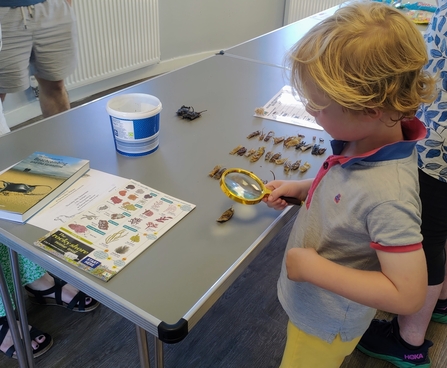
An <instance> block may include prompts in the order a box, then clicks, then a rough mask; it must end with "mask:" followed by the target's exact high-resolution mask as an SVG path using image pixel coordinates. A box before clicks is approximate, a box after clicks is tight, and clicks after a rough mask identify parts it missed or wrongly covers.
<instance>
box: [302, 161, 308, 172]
mask: <svg viewBox="0 0 447 368" xmlns="http://www.w3.org/2000/svg"><path fill="white" fill-rule="evenodd" d="M309 169H310V163H308V162H305V163H304V164H303V165H302V166H301V167H300V172H302V173H305V172H306V171H307V170H309Z"/></svg>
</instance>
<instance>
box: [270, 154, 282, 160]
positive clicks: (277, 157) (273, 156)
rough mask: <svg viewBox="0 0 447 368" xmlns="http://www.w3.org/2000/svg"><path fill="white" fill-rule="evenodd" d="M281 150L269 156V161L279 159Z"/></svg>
mask: <svg viewBox="0 0 447 368" xmlns="http://www.w3.org/2000/svg"><path fill="white" fill-rule="evenodd" d="M281 155H282V154H281V152H277V153H275V154H274V155H272V157H270V162H276V160H279V159H280V158H281Z"/></svg>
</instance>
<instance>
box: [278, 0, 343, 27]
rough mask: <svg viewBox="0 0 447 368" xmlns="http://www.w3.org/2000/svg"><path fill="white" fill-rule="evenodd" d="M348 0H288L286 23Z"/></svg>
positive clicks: (285, 15)
mask: <svg viewBox="0 0 447 368" xmlns="http://www.w3.org/2000/svg"><path fill="white" fill-rule="evenodd" d="M343 2H346V0H286V7H285V14H284V25H287V24H290V23H293V22H296V21H297V20H300V19H303V18H306V17H308V16H309V15H313V14H316V13H319V12H321V11H323V10H326V9H329V8H332V7H333V6H336V5H339V4H341V3H343Z"/></svg>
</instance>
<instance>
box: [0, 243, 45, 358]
mask: <svg viewBox="0 0 447 368" xmlns="http://www.w3.org/2000/svg"><path fill="white" fill-rule="evenodd" d="M0 263H1V265H2V269H3V272H4V276H5V280H6V283H7V285H8V291H9V294H10V295H12V294H13V293H14V289H13V280H12V271H11V264H10V261H9V252H8V248H7V247H6V246H5V245H3V244H0ZM19 267H20V273H21V278H22V282H23V283H28V282H30V281H33V280H34V279H36V278H40V277H42V275H43V274H45V270H44V269H43V268H41V267H39V266H38V265H36V264H35V263H32V262H31V261H29V260H27V259H26V258H23V257H21V256H19ZM5 316H6V311H5V308H4V306H3V303H2V300H1V298H0V351H1V352H3V353H5V354H7V355H8V356H13V355H14V352H15V348H14V346H13V344H14V342H13V340H12V335H11V332H10V329H9V325H8V322H7V320H6V317H5ZM29 329H30V336H31V345H32V348H33V351H34V356H35V357H37V356H40V355H41V354H43V353H44V352H46V351H47V350H48V349H49V348H50V347H51V345H52V344H53V340H52V339H51V336H50V335H48V334H45V333H44V332H41V331H39V330H37V329H36V328H34V327H32V326H29Z"/></svg>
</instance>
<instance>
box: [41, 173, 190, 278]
mask: <svg viewBox="0 0 447 368" xmlns="http://www.w3.org/2000/svg"><path fill="white" fill-rule="evenodd" d="M194 208H195V205H193V204H191V203H188V202H185V201H182V200H180V199H177V198H174V197H171V196H169V195H167V194H165V193H162V192H160V191H158V190H156V189H153V188H150V187H148V186H146V185H144V184H142V183H139V182H137V181H135V180H127V181H126V182H124V183H121V186H120V187H119V188H117V189H116V190H114V191H111V192H109V193H107V194H106V196H105V197H104V198H101V199H99V200H96V201H94V202H93V203H92V204H91V206H88V207H86V208H85V209H83V210H82V211H81V212H79V213H77V214H75V215H72V216H71V217H70V218H69V219H67V221H65V222H64V223H63V224H62V225H60V226H58V227H57V228H55V229H54V230H52V231H50V232H49V233H47V234H46V235H45V236H43V237H42V238H40V239H39V240H38V241H37V242H35V245H36V246H38V247H41V248H42V249H44V250H46V251H47V252H50V253H52V254H54V255H56V256H57V257H60V258H62V259H63V260H65V261H66V262H69V263H71V264H73V265H75V266H77V267H79V268H81V269H83V270H84V271H86V272H89V273H91V274H92V275H94V276H96V277H98V278H100V279H101V280H104V281H108V280H110V279H111V278H112V277H113V276H115V275H116V274H117V273H118V272H119V271H120V270H122V269H123V268H124V267H125V266H126V265H127V264H129V263H130V262H131V261H132V260H133V259H135V258H136V257H137V256H138V255H139V254H141V253H142V252H143V251H144V250H145V249H147V248H148V247H149V246H150V245H151V244H153V243H154V242H155V241H156V240H157V239H158V238H160V237H161V236H162V235H163V234H164V233H166V232H167V231H168V230H169V229H170V228H172V227H173V226H174V225H175V224H176V223H178V222H179V221H180V220H181V219H182V218H184V217H185V216H186V215H187V214H188V213H189V212H191V211H192V210H193V209H194ZM53 216H54V215H53Z"/></svg>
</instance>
